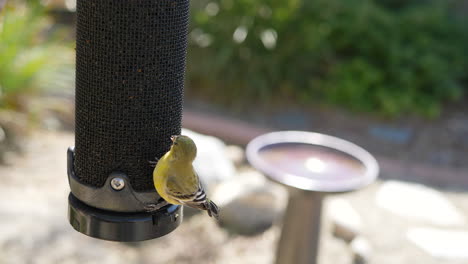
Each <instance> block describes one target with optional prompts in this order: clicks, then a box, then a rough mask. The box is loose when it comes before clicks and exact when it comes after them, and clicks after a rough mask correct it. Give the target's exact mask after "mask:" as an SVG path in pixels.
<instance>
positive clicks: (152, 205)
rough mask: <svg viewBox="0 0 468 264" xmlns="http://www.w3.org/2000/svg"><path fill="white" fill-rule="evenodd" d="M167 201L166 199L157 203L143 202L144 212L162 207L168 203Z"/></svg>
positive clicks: (150, 211)
mask: <svg viewBox="0 0 468 264" xmlns="http://www.w3.org/2000/svg"><path fill="white" fill-rule="evenodd" d="M168 204H169V203H168V202H166V201H161V202H159V203H156V204H155V203H147V204H145V210H146V212H148V213H152V212H155V211H157V210H159V209H161V208H163V207H164V206H166V205H168Z"/></svg>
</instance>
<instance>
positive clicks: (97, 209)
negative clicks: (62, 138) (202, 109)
mask: <svg viewBox="0 0 468 264" xmlns="http://www.w3.org/2000/svg"><path fill="white" fill-rule="evenodd" d="M188 12H189V2H188V0H120V1H115V0H99V1H92V0H78V1H77V34H76V131H75V132H76V135H75V147H71V148H70V149H69V150H68V179H69V182H70V188H71V194H70V196H69V220H70V223H71V225H72V226H73V228H75V229H76V230H77V231H79V232H81V233H84V234H86V235H89V236H92V237H96V238H101V239H106V240H115V241H141V240H146V239H151V238H156V237H160V236H162V235H165V234H167V233H169V232H171V231H173V230H174V229H175V228H177V226H178V225H179V224H180V223H181V221H182V208H181V207H180V206H176V205H167V206H164V207H162V208H161V209H160V210H158V211H157V212H155V213H147V212H146V211H145V205H146V204H147V203H158V202H161V201H162V200H161V199H160V197H159V196H158V194H157V193H156V191H155V189H154V185H153V181H152V170H153V168H152V167H151V166H150V164H149V161H151V160H155V158H159V157H161V156H162V155H163V154H164V153H165V152H166V151H167V150H169V148H170V145H171V140H170V136H171V135H177V134H180V129H181V118H182V100H183V86H184V69H185V57H186V49H187V31H188Z"/></svg>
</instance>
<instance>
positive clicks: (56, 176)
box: [0, 131, 468, 264]
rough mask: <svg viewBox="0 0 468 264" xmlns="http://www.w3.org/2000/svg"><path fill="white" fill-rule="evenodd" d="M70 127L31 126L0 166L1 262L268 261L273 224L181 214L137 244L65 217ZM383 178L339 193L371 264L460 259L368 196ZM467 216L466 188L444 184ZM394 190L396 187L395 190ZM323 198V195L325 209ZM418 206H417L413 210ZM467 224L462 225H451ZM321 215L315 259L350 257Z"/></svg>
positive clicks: (432, 263) (276, 231)
mask: <svg viewBox="0 0 468 264" xmlns="http://www.w3.org/2000/svg"><path fill="white" fill-rule="evenodd" d="M73 142H74V139H73V134H71V133H64V132H48V131H38V132H35V133H33V135H32V136H31V137H30V139H28V142H27V143H26V144H25V145H26V147H25V151H24V153H23V154H22V155H21V156H16V157H12V158H10V159H9V162H8V163H9V165H7V166H0V198H1V199H0V263H5V264H8V263H47V264H52V263H62V264H63V263H65V264H69V263H80V264H85V263H113V264H115V263H117V264H118V263H142V264H143V263H177V264H185V263H187V264H189V263H223V264H230V263H233V264H234V263H243V264H244V263H247V264H248V263H255V264H257V263H265V264H266V263H273V262H274V261H273V259H274V253H275V245H276V242H277V240H278V236H279V233H280V229H279V227H278V224H277V225H275V226H273V227H272V228H270V229H269V230H267V231H266V232H264V233H262V234H260V235H257V236H251V237H245V236H239V235H233V234H229V233H227V232H226V231H225V230H224V229H221V228H219V227H218V225H217V224H216V222H215V221H213V220H212V219H210V218H209V217H208V216H206V214H197V215H195V216H192V217H190V218H188V219H185V220H184V223H183V224H182V225H181V226H180V227H179V228H178V229H177V230H176V231H174V232H173V233H171V234H169V235H167V236H165V237H163V238H160V239H155V240H151V241H146V242H140V243H117V242H107V241H100V240H97V239H93V238H89V237H86V236H84V235H81V234H79V233H78V232H76V231H74V230H73V229H72V228H71V226H70V225H69V224H68V222H67V217H66V209H67V199H66V197H67V195H68V192H69V188H68V182H67V176H66V155H65V154H66V149H67V147H68V146H69V145H73ZM381 184H382V182H377V183H376V184H374V185H372V186H370V187H368V188H366V189H365V190H362V191H359V192H355V193H350V194H344V195H339V196H340V197H341V198H345V199H346V200H348V201H349V202H350V203H351V204H352V205H353V207H354V208H355V209H356V211H357V212H358V213H359V214H360V215H361V218H362V222H363V225H364V230H363V234H362V235H363V236H365V237H366V238H367V239H368V240H369V241H370V243H371V246H372V248H373V254H372V257H371V259H370V263H379V264H386V263H388V264H390V263H392V264H394V263H400V264H406V263H407V264H414V263H424V264H435V263H441V264H449V263H450V264H461V263H467V262H468V260H467V259H464V260H463V259H457V258H454V259H440V258H439V259H435V258H433V257H431V256H430V255H428V254H427V253H426V252H424V251H422V250H421V249H420V248H418V247H416V246H415V245H414V244H412V243H411V242H410V241H409V240H408V239H407V238H406V232H407V230H408V228H410V227H418V226H423V227H426V226H430V225H428V224H425V223H421V222H419V221H416V220H408V219H405V218H402V217H399V216H397V215H394V214H392V213H390V212H388V211H385V210H384V209H382V208H379V207H378V206H377V205H376V202H375V195H376V192H377V191H378V190H379V188H380V186H381ZM442 192H443V193H444V195H445V196H446V197H447V198H448V199H449V200H450V201H451V202H452V203H453V204H454V205H455V206H456V207H457V208H458V210H459V211H460V212H461V213H462V214H463V215H465V216H467V219H468V193H466V192H450V191H443V190H442ZM395 195H398V194H395ZM326 208H327V200H326V201H325V209H326ZM416 210H417V209H416ZM455 228H456V229H458V230H463V229H464V230H467V228H468V226H467V225H466V223H465V224H463V225H461V226H456V227H455ZM331 233H332V232H331V223H330V220H329V219H328V216H327V214H324V225H323V229H322V240H321V245H320V257H319V263H324V264H325V263H328V264H332V263H344V264H347V263H352V259H351V253H350V249H349V247H348V245H347V244H346V243H345V242H344V241H342V240H340V239H338V238H335V237H333V236H332V235H331Z"/></svg>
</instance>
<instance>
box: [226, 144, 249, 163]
mask: <svg viewBox="0 0 468 264" xmlns="http://www.w3.org/2000/svg"><path fill="white" fill-rule="evenodd" d="M225 151H226V156H227V157H228V158H229V159H230V160H231V161H232V162H233V163H234V165H235V166H238V167H239V166H241V165H242V164H244V163H245V151H244V149H243V148H241V147H240V146H237V145H228V146H226V149H225Z"/></svg>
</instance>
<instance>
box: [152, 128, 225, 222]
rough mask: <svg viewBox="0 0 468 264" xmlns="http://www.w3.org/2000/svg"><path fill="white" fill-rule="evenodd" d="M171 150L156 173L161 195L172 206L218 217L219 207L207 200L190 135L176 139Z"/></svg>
mask: <svg viewBox="0 0 468 264" xmlns="http://www.w3.org/2000/svg"><path fill="white" fill-rule="evenodd" d="M171 140H172V146H171V149H170V150H169V151H168V152H167V153H166V154H164V156H162V157H161V159H159V161H158V162H157V164H156V167H155V168H154V171H153V181H154V186H155V187H156V191H157V192H158V194H159V195H160V196H161V197H162V198H163V199H164V200H165V201H166V202H168V203H170V204H178V205H187V206H190V207H193V208H197V209H201V210H206V211H207V212H208V215H209V216H212V217H215V218H218V212H219V209H218V206H216V204H215V203H213V202H212V201H210V200H209V199H208V198H207V197H206V193H205V190H204V189H203V187H202V185H201V183H200V179H199V178H198V175H197V173H196V172H195V170H194V169H193V166H192V162H193V160H194V159H195V156H196V155H197V147H196V145H195V143H194V142H193V140H192V139H191V138H189V137H187V136H172V137H171Z"/></svg>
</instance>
